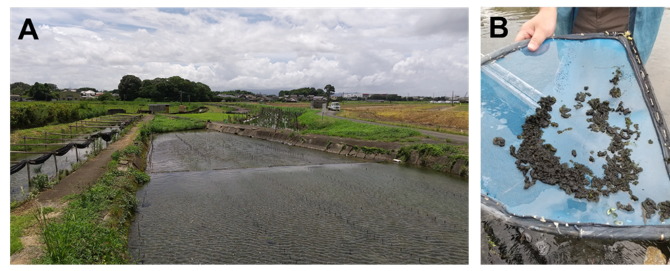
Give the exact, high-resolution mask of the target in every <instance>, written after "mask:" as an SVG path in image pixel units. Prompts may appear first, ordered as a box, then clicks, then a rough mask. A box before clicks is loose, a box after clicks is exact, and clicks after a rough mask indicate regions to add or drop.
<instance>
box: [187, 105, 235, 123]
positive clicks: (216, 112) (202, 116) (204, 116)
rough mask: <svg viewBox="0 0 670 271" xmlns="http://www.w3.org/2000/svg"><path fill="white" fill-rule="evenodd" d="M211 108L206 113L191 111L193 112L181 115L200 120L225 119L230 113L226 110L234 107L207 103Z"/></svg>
mask: <svg viewBox="0 0 670 271" xmlns="http://www.w3.org/2000/svg"><path fill="white" fill-rule="evenodd" d="M206 107H208V108H209V111H207V112H205V113H191V114H179V117H185V118H190V119H194V120H200V121H208V120H209V121H224V120H225V119H227V117H228V114H226V113H225V111H224V110H228V111H230V110H232V108H228V107H225V108H221V107H217V106H211V105H206Z"/></svg>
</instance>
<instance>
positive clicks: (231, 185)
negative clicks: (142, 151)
mask: <svg viewBox="0 0 670 271" xmlns="http://www.w3.org/2000/svg"><path fill="white" fill-rule="evenodd" d="M182 140H187V141H188V142H189V143H190V144H191V147H190V148H186V147H183V146H182V147H178V145H184V143H183V141H182ZM208 142H209V143H208ZM215 142H219V143H215ZM166 150H171V151H166ZM193 153H199V154H200V156H201V157H200V158H196V157H193ZM164 156H169V158H166V157H164ZM206 156H207V157H209V156H211V159H209V160H207V159H204V158H202V157H206ZM166 164H167V165H166ZM150 167H151V169H152V172H154V173H151V174H150V176H151V182H150V183H149V184H148V185H146V186H145V187H143V188H142V189H141V190H140V191H138V193H137V195H138V198H139V200H140V206H139V207H138V211H137V214H136V217H135V220H134V221H133V224H132V225H131V237H130V248H131V254H132V255H133V258H134V259H135V260H136V261H137V262H138V263H144V264H175V263H188V264H199V263H203V264H223V263H243V264H253V263H261V264H274V263H290V264H295V263H298V264H300V263H340V264H343V263H397V264H404V263H408V264H410V263H415V264H419V263H422V264H430V263H460V264H465V263H467V257H468V252H467V251H468V250H467V248H468V231H467V221H468V220H467V219H468V208H467V185H468V184H467V182H465V181H464V180H462V179H456V178H451V177H448V176H446V175H444V174H439V173H434V172H431V171H425V170H420V169H417V168H413V167H406V166H401V165H395V164H378V163H365V162H364V161H362V160H358V159H351V158H347V157H342V156H338V155H334V154H329V153H324V152H319V151H314V150H309V149H304V148H299V147H291V146H286V145H282V144H278V143H273V142H267V141H262V140H256V139H250V138H244V137H240V136H234V135H228V134H222V133H216V132H196V133H174V134H166V135H160V136H158V137H156V138H155V143H154V145H153V150H152V152H151V165H150ZM221 167H223V168H226V169H225V170H211V169H218V168H221ZM169 169H173V170H169ZM159 171H160V172H162V173H157V172H159ZM168 171H180V172H168Z"/></svg>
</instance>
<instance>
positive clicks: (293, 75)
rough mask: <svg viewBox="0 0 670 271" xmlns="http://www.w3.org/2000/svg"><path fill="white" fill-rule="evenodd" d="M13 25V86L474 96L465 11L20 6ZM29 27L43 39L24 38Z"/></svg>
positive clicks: (438, 9) (11, 31)
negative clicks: (28, 23)
mask: <svg viewBox="0 0 670 271" xmlns="http://www.w3.org/2000/svg"><path fill="white" fill-rule="evenodd" d="M10 17H11V18H10V36H11V38H10V81H11V82H18V81H20V82H24V83H28V84H33V83H35V82H40V83H43V82H48V83H54V84H56V85H58V87H59V88H70V87H71V88H79V87H94V88H96V89H99V90H102V89H104V90H112V89H115V88H116V87H117V85H118V83H119V81H120V80H121V77H122V76H123V75H126V74H133V75H135V76H137V77H139V78H140V79H153V78H156V77H170V76H175V75H178V76H181V77H183V78H186V79H189V80H192V81H198V82H203V83H205V84H207V85H209V86H210V87H211V88H212V90H215V91H219V90H232V89H244V90H250V91H254V92H262V93H277V91H278V90H286V89H294V88H300V87H315V88H323V87H324V86H325V85H327V84H331V85H333V86H335V89H336V92H337V93H342V92H345V93H352V92H358V93H397V94H400V95H403V96H404V95H407V93H409V94H410V95H423V96H431V95H433V93H434V94H435V96H438V95H439V96H443V95H445V94H447V93H448V95H451V91H455V92H456V94H457V95H458V94H461V95H463V94H465V92H467V90H468V11H467V9H466V8H432V9H411V8H401V9H391V8H386V9H360V8H357V9H342V8H339V9H289V8H275V9H241V8H234V9H199V8H198V9H172V8H171V9H152V8H139V9H138V8H132V9H131V8H129V9H123V8H111V9H101V8H86V9H65V8H59V9H54V8H50V9H36V8H12V9H11V10H10ZM26 18H31V20H32V22H33V24H34V26H35V28H36V31H37V34H38V35H39V40H33V39H32V37H31V36H26V37H24V39H23V40H18V36H19V33H20V31H21V28H22V26H23V23H24V20H25V19H26Z"/></svg>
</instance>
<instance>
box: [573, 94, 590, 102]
mask: <svg viewBox="0 0 670 271" xmlns="http://www.w3.org/2000/svg"><path fill="white" fill-rule="evenodd" d="M586 96H589V97H591V93H588V92H579V93H577V97H575V101H578V102H582V103H583V102H585V101H586Z"/></svg>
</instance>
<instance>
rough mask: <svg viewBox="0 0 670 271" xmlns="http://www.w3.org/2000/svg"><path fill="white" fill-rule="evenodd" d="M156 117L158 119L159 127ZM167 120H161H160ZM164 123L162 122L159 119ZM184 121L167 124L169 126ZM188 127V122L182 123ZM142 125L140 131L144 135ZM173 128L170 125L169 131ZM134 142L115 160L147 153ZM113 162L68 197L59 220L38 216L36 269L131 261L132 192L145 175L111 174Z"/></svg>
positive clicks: (134, 201) (140, 142)
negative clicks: (40, 241) (41, 242)
mask: <svg viewBox="0 0 670 271" xmlns="http://www.w3.org/2000/svg"><path fill="white" fill-rule="evenodd" d="M160 117H161V116H157V118H159V122H160V121H161V120H160ZM164 118H166V117H164ZM162 121H164V122H165V120H162ZM180 121H183V120H177V121H171V120H167V122H169V123H172V124H174V123H175V122H180ZM186 121H188V122H193V121H192V120H186ZM147 126H149V125H145V126H143V127H142V130H145V131H149V128H148V127H147ZM172 127H175V126H172ZM142 135H143V134H142V133H140V136H138V137H137V138H136V139H135V142H136V143H138V144H137V145H139V146H135V145H130V146H129V147H127V148H125V149H124V150H122V151H120V152H119V155H123V156H134V155H138V154H140V157H141V154H142V153H144V152H145V151H146V148H147V147H146V144H145V143H146V139H147V137H146V133H145V134H144V136H142ZM117 165H118V161H116V160H113V161H111V162H110V163H109V164H108V165H107V169H108V170H107V171H106V172H105V173H104V174H103V176H102V177H100V178H99V179H98V180H97V182H95V184H94V185H92V186H91V187H89V188H88V189H87V190H86V191H84V192H82V193H81V194H79V195H70V196H68V198H69V199H71V200H72V201H70V202H69V204H68V205H67V207H66V208H65V209H64V210H63V212H62V213H61V215H60V216H59V218H57V219H50V218H47V217H46V215H44V214H43V213H39V214H37V215H36V216H35V217H36V218H37V222H38V223H39V226H40V229H41V232H42V239H43V240H44V244H45V255H44V256H43V257H41V258H40V259H38V260H37V263H39V264H126V263H130V262H131V258H130V255H129V253H128V230H129V226H130V222H131V219H132V217H133V214H134V212H135V209H136V208H137V205H138V203H139V200H138V199H137V198H136V195H135V193H136V191H137V189H138V188H139V187H140V186H142V185H143V184H146V183H148V182H149V176H148V175H147V174H145V173H144V172H141V171H138V170H135V169H133V168H128V170H127V171H126V172H121V171H118V170H117V169H116V166H117Z"/></svg>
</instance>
